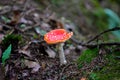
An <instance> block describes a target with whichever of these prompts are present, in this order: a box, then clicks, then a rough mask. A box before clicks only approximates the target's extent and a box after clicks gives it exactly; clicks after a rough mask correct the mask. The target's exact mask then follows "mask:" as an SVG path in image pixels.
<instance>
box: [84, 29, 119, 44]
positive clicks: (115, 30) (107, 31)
mask: <svg viewBox="0 0 120 80" xmlns="http://www.w3.org/2000/svg"><path fill="white" fill-rule="evenodd" d="M118 30H120V27H114V28H112V29H108V30H105V31H103V32H101V33H100V34H98V35H96V36H95V37H93V38H92V39H90V40H89V41H87V42H86V44H88V43H90V42H92V41H94V40H95V39H97V38H98V37H100V36H101V35H102V34H104V33H107V32H110V31H118Z"/></svg>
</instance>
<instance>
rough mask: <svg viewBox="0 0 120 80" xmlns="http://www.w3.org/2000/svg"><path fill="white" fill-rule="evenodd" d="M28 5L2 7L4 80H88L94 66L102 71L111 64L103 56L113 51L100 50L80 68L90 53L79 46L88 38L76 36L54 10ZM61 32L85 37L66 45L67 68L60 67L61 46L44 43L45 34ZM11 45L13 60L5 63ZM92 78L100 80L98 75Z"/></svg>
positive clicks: (1, 76)
mask: <svg viewBox="0 0 120 80" xmlns="http://www.w3.org/2000/svg"><path fill="white" fill-rule="evenodd" d="M28 1H29V0H20V1H13V2H10V3H8V2H7V3H6V2H4V3H3V5H1V6H0V43H1V45H0V48H1V49H0V58H1V59H0V60H1V66H0V79H1V80H87V78H88V75H89V74H90V72H92V70H93V68H94V66H96V67H97V66H99V69H100V68H101V67H102V66H104V65H106V61H107V60H105V61H104V58H103V55H105V54H106V53H107V51H109V49H108V48H105V49H103V48H100V49H99V50H98V52H97V53H98V54H99V55H98V56H97V57H96V58H94V60H93V61H92V62H91V63H90V64H89V65H88V64H86V63H85V64H84V66H83V67H82V68H79V66H78V64H77V61H78V58H79V56H80V55H81V52H82V51H83V50H85V49H86V47H83V46H81V45H79V42H80V38H81V37H82V39H84V40H85V37H83V36H81V34H79V33H78V32H75V31H76V30H75V29H74V27H68V28H66V27H63V26H64V25H66V23H64V22H62V21H60V19H58V18H57V16H56V15H54V13H51V12H50V10H47V9H46V10H44V11H41V10H40V9H39V7H38V5H37V4H36V3H34V2H32V1H29V2H28ZM69 26H71V25H69ZM57 28H65V29H67V30H68V31H73V33H77V34H79V35H80V36H81V37H80V38H79V37H78V36H75V35H73V37H72V38H71V39H70V40H68V41H66V42H65V45H64V52H65V57H66V60H67V64H66V65H60V60H59V55H58V51H57V48H56V45H57V44H55V45H49V44H47V43H45V41H44V39H43V38H44V34H45V33H47V32H48V31H50V30H53V29H57ZM3 37H5V38H4V40H3ZM74 38H76V39H78V40H77V41H76V40H75V39H74ZM10 44H11V45H12V47H11V49H12V50H11V54H10V57H9V59H7V60H6V61H5V62H3V61H2V56H3V54H2V53H3V52H4V51H5V50H7V49H8V46H9V47H10ZM7 51H8V50H7ZM117 51H119V49H117ZM50 53H53V54H54V53H55V54H56V56H55V57H52V58H51V57H50V56H53V55H51V54H50ZM84 58H86V57H84ZM3 63H5V65H3ZM78 63H79V62H78ZM96 69H98V68H96ZM118 71H119V70H118ZM86 72H87V74H85V73H86ZM106 73H107V72H106ZM90 78H91V80H96V79H94V78H96V77H95V76H94V74H92V77H90ZM116 80H117V79H116Z"/></svg>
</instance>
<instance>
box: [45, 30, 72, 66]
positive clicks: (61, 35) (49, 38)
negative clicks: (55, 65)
mask: <svg viewBox="0 0 120 80" xmlns="http://www.w3.org/2000/svg"><path fill="white" fill-rule="evenodd" d="M72 35H73V32H67V31H66V30H65V29H55V30H51V31H50V32H48V33H46V34H45V35H44V40H45V41H46V43H48V44H57V43H58V49H59V51H58V53H59V58H60V64H61V65H62V64H66V63H67V61H66V59H65V54H64V50H63V46H64V42H65V41H67V40H68V39H69V38H71V36H72Z"/></svg>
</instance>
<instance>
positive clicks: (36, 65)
mask: <svg viewBox="0 0 120 80" xmlns="http://www.w3.org/2000/svg"><path fill="white" fill-rule="evenodd" d="M24 64H25V65H26V66H27V67H28V68H32V71H31V73H35V72H37V71H38V70H39V68H40V65H39V63H37V62H34V61H29V60H25V62H24Z"/></svg>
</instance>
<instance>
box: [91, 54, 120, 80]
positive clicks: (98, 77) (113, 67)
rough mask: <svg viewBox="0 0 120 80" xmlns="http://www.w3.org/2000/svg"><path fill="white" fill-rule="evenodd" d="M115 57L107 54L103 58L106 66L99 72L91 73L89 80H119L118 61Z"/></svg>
mask: <svg viewBox="0 0 120 80" xmlns="http://www.w3.org/2000/svg"><path fill="white" fill-rule="evenodd" d="M115 57H116V56H115V55H114V54H107V55H106V56H105V57H104V59H105V61H107V63H106V65H105V66H103V67H102V69H101V70H97V71H93V72H91V73H90V75H89V80H120V61H119V60H117V59H115ZM93 74H94V76H92V75H93Z"/></svg>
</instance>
